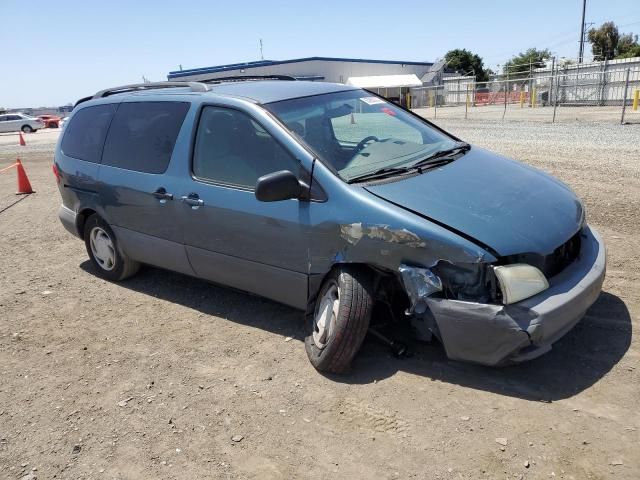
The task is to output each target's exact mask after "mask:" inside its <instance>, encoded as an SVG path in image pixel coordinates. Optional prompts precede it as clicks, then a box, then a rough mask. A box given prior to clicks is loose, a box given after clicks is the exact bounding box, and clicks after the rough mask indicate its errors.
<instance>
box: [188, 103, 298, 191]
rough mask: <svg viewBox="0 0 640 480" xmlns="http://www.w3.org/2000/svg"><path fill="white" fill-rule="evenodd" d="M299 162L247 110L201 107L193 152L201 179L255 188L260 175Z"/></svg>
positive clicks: (293, 167)
mask: <svg viewBox="0 0 640 480" xmlns="http://www.w3.org/2000/svg"><path fill="white" fill-rule="evenodd" d="M298 169H299V164H298V162H297V160H296V159H295V158H293V157H292V156H291V154H290V153H289V152H287V151H286V150H285V149H284V148H283V147H282V146H281V145H280V144H279V143H278V142H277V141H276V140H275V139H274V138H273V137H272V136H271V135H270V134H269V133H268V132H267V131H266V130H265V129H264V128H262V127H261V126H260V125H259V124H258V123H257V122H255V120H253V119H251V117H249V115H247V114H246V113H243V112H240V111H238V110H233V109H229V108H222V107H213V106H210V107H205V108H204V109H203V110H202V115H201V117H200V122H199V124H198V132H197V135H196V143H195V149H194V153H193V174H194V175H195V176H196V177H198V178H201V179H206V180H211V181H214V182H219V183H224V184H228V185H234V186H240V187H246V188H254V187H255V185H256V182H257V181H258V178H260V177H261V176H263V175H266V174H268V173H273V172H277V171H280V170H289V171H291V172H293V173H296V172H297V171H298Z"/></svg>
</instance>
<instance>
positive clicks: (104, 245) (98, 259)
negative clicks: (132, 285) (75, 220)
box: [84, 214, 140, 282]
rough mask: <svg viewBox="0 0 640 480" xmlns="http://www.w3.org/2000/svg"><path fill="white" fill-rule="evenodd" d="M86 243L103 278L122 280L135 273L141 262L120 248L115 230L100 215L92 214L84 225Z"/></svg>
mask: <svg viewBox="0 0 640 480" xmlns="http://www.w3.org/2000/svg"><path fill="white" fill-rule="evenodd" d="M84 243H85V246H86V247H87V253H88V254H89V258H90V259H91V263H92V264H93V266H94V268H95V269H96V272H97V273H98V275H99V276H101V277H102V278H105V279H107V280H112V281H116V282H117V281H120V280H124V279H125V278H128V277H130V276H132V275H134V274H135V273H136V272H137V271H138V270H139V269H140V264H139V263H138V262H136V261H135V260H131V259H130V258H129V257H127V256H126V255H125V254H124V253H123V252H121V251H120V249H119V248H118V243H117V240H116V236H115V234H114V233H113V230H111V228H110V227H109V225H107V223H106V222H105V221H104V220H102V218H100V217H99V216H98V215H95V214H94V215H91V216H90V217H89V218H88V219H87V221H86V223H85V226H84Z"/></svg>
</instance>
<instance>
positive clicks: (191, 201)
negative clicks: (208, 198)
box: [182, 193, 204, 210]
mask: <svg viewBox="0 0 640 480" xmlns="http://www.w3.org/2000/svg"><path fill="white" fill-rule="evenodd" d="M182 201H183V202H184V203H186V204H187V205H191V208H192V209H193V210H196V209H197V208H198V207H201V206H202V205H204V200H201V199H200V197H198V194H197V193H190V194H189V195H183V196H182Z"/></svg>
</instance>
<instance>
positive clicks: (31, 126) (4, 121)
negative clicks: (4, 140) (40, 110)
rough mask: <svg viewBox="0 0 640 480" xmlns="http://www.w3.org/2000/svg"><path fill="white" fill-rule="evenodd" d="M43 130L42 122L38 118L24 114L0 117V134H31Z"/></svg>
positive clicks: (9, 114) (10, 114) (8, 114)
mask: <svg viewBox="0 0 640 480" xmlns="http://www.w3.org/2000/svg"><path fill="white" fill-rule="evenodd" d="M41 128H44V122H43V121H42V120H40V119H39V118H34V117H30V116H29V115H25V114H24V113H7V114H4V115H0V133H6V132H20V131H22V132H24V133H32V132H35V131H36V130H39V129H41Z"/></svg>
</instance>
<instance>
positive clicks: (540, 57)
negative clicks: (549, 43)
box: [503, 48, 551, 77]
mask: <svg viewBox="0 0 640 480" xmlns="http://www.w3.org/2000/svg"><path fill="white" fill-rule="evenodd" d="M550 58H551V52H550V51H549V50H548V49H546V48H545V49H544V50H538V49H536V48H530V49H528V50H527V51H526V52H520V53H519V54H518V55H515V56H514V57H512V58H511V59H510V60H508V61H507V63H505V64H504V67H503V71H504V73H505V74H509V77H525V76H528V75H529V73H530V72H531V70H533V69H534V68H540V67H544V65H545V62H546V60H548V59H550Z"/></svg>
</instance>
